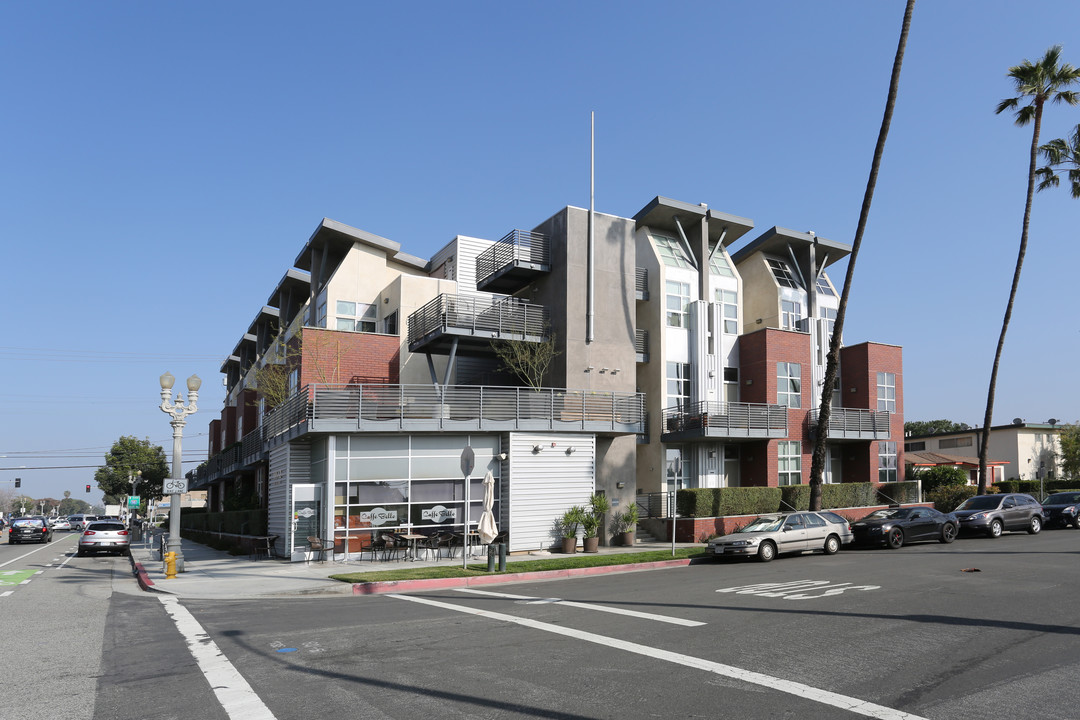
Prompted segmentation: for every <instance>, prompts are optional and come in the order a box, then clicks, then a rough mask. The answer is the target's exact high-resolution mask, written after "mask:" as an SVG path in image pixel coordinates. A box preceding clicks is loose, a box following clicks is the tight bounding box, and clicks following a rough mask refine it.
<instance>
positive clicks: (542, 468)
mask: <svg viewBox="0 0 1080 720" xmlns="http://www.w3.org/2000/svg"><path fill="white" fill-rule="evenodd" d="M552 443H554V447H553V446H552ZM534 446H539V448H540V451H539V452H533V447H534ZM571 447H572V448H573V452H570V453H568V452H567V449H568V448H571ZM508 453H509V458H508V459H507V463H508V464H509V472H508V473H507V474H508V476H509V493H508V495H507V497H508V499H509V503H508V505H509V515H510V528H511V531H510V551H511V552H514V551H521V550H538V549H542V548H544V549H546V548H550V547H553V546H555V545H557V544H558V543H559V542H560V538H559V536H558V535H557V533H556V531H555V521H556V520H558V519H559V518H560V517H562V514H563V513H564V512H566V510H567V508H569V507H571V506H573V505H586V504H588V502H589V496H590V495H591V494H592V493H593V490H594V489H595V487H596V480H595V478H596V438H595V436H593V435H563V434H533V433H528V434H526V433H511V434H510V447H509V450H508Z"/></svg>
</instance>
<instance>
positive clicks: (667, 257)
mask: <svg viewBox="0 0 1080 720" xmlns="http://www.w3.org/2000/svg"><path fill="white" fill-rule="evenodd" d="M652 237H653V240H654V241H655V242H656V250H657V252H659V253H660V259H661V260H663V261H664V264H665V265H669V266H671V267H680V268H691V269H692V268H693V267H694V264H693V263H692V262H690V258H689V257H687V255H686V249H685V248H683V246H682V243H680V242H679V241H678V240H676V239H675V238H673V237H669V236H667V235H661V234H660V233H656V232H654V233H652Z"/></svg>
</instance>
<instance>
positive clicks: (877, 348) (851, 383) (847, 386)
mask: <svg viewBox="0 0 1080 720" xmlns="http://www.w3.org/2000/svg"><path fill="white" fill-rule="evenodd" d="M810 339H811V338H810V335H809V334H807V333H801V332H794V331H789V330H777V329H775V328H763V329H761V330H758V331H756V332H752V333H748V334H746V335H743V336H741V337H740V338H739V368H740V377H739V382H740V388H739V392H740V398H739V399H740V400H741V401H742V402H750V403H771V404H775V403H776V402H777V387H778V373H777V364H778V363H781V362H789V363H799V364H800V365H801V366H802V372H801V376H802V385H801V399H802V402H801V405H802V407H801V408H791V409H789V410H788V437H787V439H788V440H797V441H799V442H800V443H802V448H801V449H802V481H803V483H808V482H809V481H810V465H811V460H812V454H813V450H814V444H813V439H812V438H811V436H810V426H809V422H808V416H809V414H810V408H811V407H812V406H813V405H814V403H815V398H814V397H813V393H815V392H818V388H817V387H816V386H815V385H814V383H813V372H812V368H813V365H812V362H813V357H812V354H811V351H812V349H811V346H810ZM878 372H887V373H892V374H893V375H894V377H895V380H896V411H895V412H894V413H893V414H892V416H891V418H890V429H889V435H890V440H889V442H895V443H896V448H897V468H898V473H897V479H898V480H903V479H904V478H903V467H904V458H903V452H904V404H903V398H904V387H903V367H902V351H901V349H900V348H899V347H897V346H895V345H881V344H878V343H860V344H859V345H853V346H851V347H846V348H843V349H842V350H841V354H840V380H841V387H840V392H839V396H838V397H837V398H836V401H835V404H834V407H845V408H859V409H870V410H877V387H878V386H877V374H878ZM779 442H780V441H778V440H768V441H759V442H751V443H747V444H745V445H743V446H742V462H741V464H740V484H741V485H743V486H770V487H775V486H776V485H777V484H778V481H779V460H778V454H779V453H778V451H779ZM841 480H842V481H843V482H877V481H878V443H877V442H871V441H865V442H845V443H843V445H842V471H841Z"/></svg>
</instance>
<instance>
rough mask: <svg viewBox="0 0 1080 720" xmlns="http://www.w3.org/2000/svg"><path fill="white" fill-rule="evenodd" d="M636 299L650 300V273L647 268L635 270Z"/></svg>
mask: <svg viewBox="0 0 1080 720" xmlns="http://www.w3.org/2000/svg"><path fill="white" fill-rule="evenodd" d="M634 298H635V299H637V300H648V299H649V271H648V270H647V269H645V268H635V269H634Z"/></svg>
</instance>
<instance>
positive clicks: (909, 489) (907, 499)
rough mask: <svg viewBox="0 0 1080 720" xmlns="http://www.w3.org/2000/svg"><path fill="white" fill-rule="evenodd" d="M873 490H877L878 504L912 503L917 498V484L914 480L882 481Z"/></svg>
mask: <svg viewBox="0 0 1080 720" xmlns="http://www.w3.org/2000/svg"><path fill="white" fill-rule="evenodd" d="M875 492H877V502H878V504H880V505H892V504H893V503H901V504H902V503H912V502H917V501H918V499H919V497H918V495H919V486H918V484H917V483H916V482H915V481H914V480H909V481H907V482H891V483H882V484H880V485H878V486H877V487H876V489H875Z"/></svg>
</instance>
